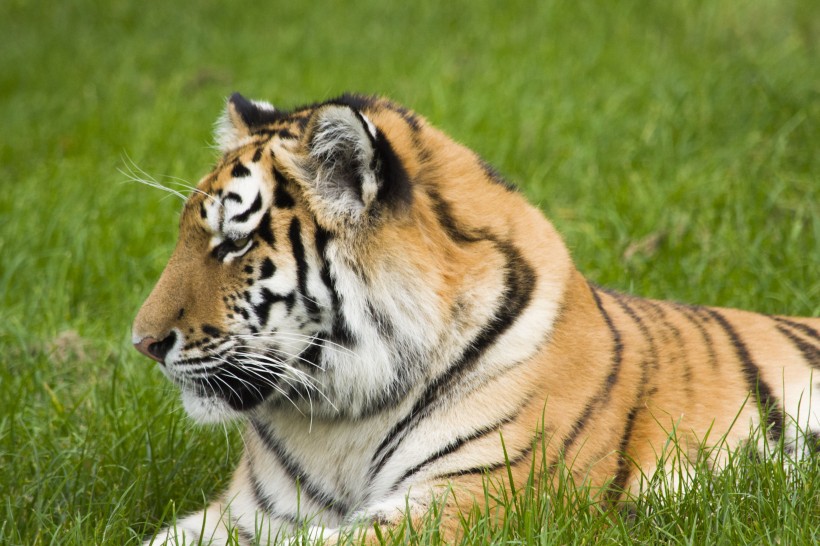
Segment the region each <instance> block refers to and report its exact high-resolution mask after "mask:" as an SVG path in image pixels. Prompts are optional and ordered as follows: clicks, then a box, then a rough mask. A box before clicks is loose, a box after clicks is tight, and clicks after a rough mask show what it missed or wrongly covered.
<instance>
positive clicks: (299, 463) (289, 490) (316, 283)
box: [134, 96, 820, 543]
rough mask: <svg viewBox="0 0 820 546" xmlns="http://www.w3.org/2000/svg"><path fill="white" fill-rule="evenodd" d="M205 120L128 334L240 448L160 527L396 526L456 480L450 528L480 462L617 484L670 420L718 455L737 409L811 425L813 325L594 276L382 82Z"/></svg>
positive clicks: (233, 107)
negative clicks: (211, 492) (216, 152)
mask: <svg viewBox="0 0 820 546" xmlns="http://www.w3.org/2000/svg"><path fill="white" fill-rule="evenodd" d="M219 137H220V141H221V145H222V148H223V151H224V156H223V157H222V159H221V160H220V161H219V163H218V165H217V166H216V168H215V169H214V170H213V172H212V173H211V174H209V175H208V176H206V177H205V178H203V180H202V181H201V182H200V184H199V186H198V191H197V192H196V193H194V194H192V195H191V197H189V199H188V201H187V202H186V206H185V210H184V211H183V215H182V219H181V222H180V242H179V244H178V246H177V248H176V250H175V251H174V255H173V256H172V257H171V260H170V262H169V265H168V267H167V268H166V270H165V271H164V272H163V275H162V277H161V279H160V281H159V282H158V284H157V286H156V287H155V288H154V291H153V292H152V293H151V295H150V296H149V298H148V300H147V301H146V303H145V304H144V306H143V308H142V309H141V310H140V313H139V315H138V316H137V319H136V320H135V324H134V342H135V344H136V346H137V348H138V349H139V350H140V351H141V352H143V353H144V354H146V355H148V356H150V357H151V358H153V359H155V360H157V361H159V362H160V363H161V365H162V369H163V371H164V372H165V373H166V375H168V376H169V377H170V378H171V379H172V380H173V381H174V382H176V383H177V384H178V385H179V386H180V388H181V389H182V392H183V401H184V403H185V406H186V408H187V409H188V411H189V412H190V413H191V414H192V415H193V416H194V417H195V418H197V419H199V420H203V421H221V420H225V419H229V418H239V419H242V420H244V421H246V422H247V428H246V433H245V435H244V440H245V445H246V450H245V453H244V456H243V459H242V462H241V464H240V466H239V468H238V469H237V472H236V474H235V475H234V479H233V481H232V484H231V486H230V488H229V489H228V491H226V492H225V494H224V495H223V496H222V497H221V499H219V500H218V501H217V502H215V503H213V504H212V505H210V506H209V507H208V508H207V509H206V510H204V511H203V512H200V513H197V514H194V515H192V516H189V517H188V518H185V519H183V520H181V521H179V522H178V523H177V526H176V530H166V531H165V535H163V536H164V537H165V539H167V540H168V541H169V542H172V541H173V540H174V537H176V538H177V539H182V538H183V537H185V538H186V539H187V540H189V541H190V540H192V539H198V538H200V533H202V532H203V530H204V531H205V532H206V533H207V534H208V537H209V538H213V539H214V540H215V542H216V543H220V542H222V543H224V542H226V541H227V540H228V538H227V537H228V536H230V535H231V533H238V536H239V537H240V541H244V542H247V543H253V542H254V541H255V540H257V539H258V538H259V537H265V536H276V535H277V534H281V533H288V532H290V531H292V530H293V529H295V528H300V527H302V526H303V525H306V524H310V525H313V526H314V527H313V530H312V531H311V532H312V533H315V534H317V535H318V534H322V533H325V535H326V536H327V534H328V533H330V534H331V535H333V533H336V532H338V530H339V529H340V528H343V527H344V526H345V525H348V524H351V523H354V522H361V521H365V522H369V521H378V522H381V523H389V524H396V523H398V522H400V521H402V519H403V518H404V512H405V509H407V508H409V511H410V517H414V518H415V517H420V515H421V514H422V513H423V512H424V510H425V507H427V506H428V505H429V503H430V499H431V496H437V495H441V494H444V493H445V492H446V491H448V490H450V489H451V490H452V495H450V498H449V500H448V501H447V503H446V504H445V505H444V508H443V510H444V518H443V521H444V524H443V525H444V527H443V529H444V532H446V533H449V534H456V533H457V532H458V529H457V527H458V523H457V522H458V521H459V519H458V515H457V514H458V511H459V510H460V509H461V508H464V503H465V502H467V503H470V502H472V500H474V499H481V498H482V497H483V492H482V491H483V485H484V479H485V477H486V475H487V474H488V473H489V474H495V475H496V476H497V477H499V478H501V479H506V477H508V476H512V477H513V479H514V480H515V481H516V482H518V483H519V484H520V483H523V482H525V481H526V479H527V476H528V474H529V472H530V470H531V468H532V461H533V460H534V459H535V460H542V461H543V462H544V463H545V465H546V466H547V467H548V468H552V467H553V466H554V465H555V464H557V463H558V462H560V461H563V462H565V463H567V465H568V468H569V471H570V472H571V475H572V477H573V478H574V481H575V482H576V483H578V484H586V485H589V486H590V487H591V491H592V492H593V494H594V495H596V496H600V497H601V498H605V499H609V500H616V499H618V498H620V497H621V495H622V493H623V491H626V490H632V491H637V490H638V489H639V483H640V481H641V476H642V475H649V474H651V473H652V472H653V470H654V469H655V466H656V465H657V463H658V460H659V459H660V460H663V459H664V456H665V455H666V454H668V450H669V446H670V445H671V444H670V439H673V440H674V442H671V443H676V444H677V445H678V446H681V447H682V448H683V452H684V454H685V455H686V457H684V458H685V459H692V460H696V459H697V456H698V453H699V452H700V450H702V449H707V450H708V449H710V448H712V447H714V446H717V447H719V449H717V450H714V451H713V452H712V455H711V457H712V458H711V459H710V463H711V464H713V465H714V466H720V464H722V458H723V456H724V455H725V453H726V452H727V450H728V449H732V448H735V447H737V446H738V445H740V444H742V443H743V442H744V441H745V440H746V439H747V438H748V437H749V430H750V428H749V427H750V426H752V427H754V426H758V425H760V426H763V427H764V428H765V431H766V433H767V434H768V437H769V438H770V440H771V441H773V442H777V441H779V440H780V439H781V438H782V439H784V444H785V445H786V447H787V448H788V449H791V450H792V451H794V452H796V453H797V454H800V453H802V452H803V450H804V449H807V446H808V447H812V446H813V445H814V444H815V443H816V437H817V432H818V431H820V415H819V413H818V412H819V410H818V404H817V403H813V404H812V399H814V398H817V396H818V395H820V392H817V391H818V384H817V381H814V382H813V379H812V372H813V371H814V370H815V369H816V368H817V367H818V366H820V363H819V362H818V352H819V351H820V339H819V338H818V331H820V320H818V319H792V318H782V317H768V316H764V315H759V314H755V313H748V312H743V311H736V310H728V309H717V308H709V307H694V306H687V305H682V304H674V303H668V302H660V301H654V300H647V299H641V298H636V297H631V296H626V295H623V294H618V293H614V292H610V291H607V290H604V289H601V288H599V287H597V286H594V285H591V284H590V283H589V282H588V281H587V280H585V279H584V277H583V276H582V275H581V274H580V273H579V272H578V271H577V270H576V269H575V267H574V265H573V263H572V260H571V258H570V255H569V252H568V251H567V249H566V247H565V245H564V243H563V242H562V240H561V238H560V236H559V235H558V234H557V233H556V231H555V230H554V228H553V227H552V225H551V224H550V223H549V221H548V220H546V219H545V218H544V216H543V215H542V213H541V212H540V211H539V210H537V209H536V208H535V207H532V206H531V205H529V204H528V203H527V202H526V201H525V199H524V198H523V197H522V196H521V195H520V194H519V193H517V192H516V191H514V190H513V189H511V188H510V187H509V186H508V185H506V184H505V183H504V182H503V180H501V179H500V178H499V177H498V175H497V174H495V172H494V171H492V169H491V168H489V167H488V166H487V165H486V164H485V163H484V162H483V161H482V160H481V159H480V158H478V157H477V156H476V155H475V154H474V153H473V152H471V151H470V150H468V149H467V148H465V147H463V146H460V145H458V144H456V143H455V142H453V141H452V140H450V139H449V138H448V137H447V136H446V135H444V134H443V133H441V132H440V131H438V130H436V129H435V128H433V127H431V126H430V125H429V124H427V122H426V121H425V120H424V119H423V118H421V117H419V116H417V115H416V114H414V113H412V112H410V111H408V110H406V109H404V108H402V107H400V106H397V105H395V104H392V103H390V102H388V101H385V100H383V99H377V98H371V97H359V96H344V97H340V98H339V99H335V100H333V101H329V102H327V103H322V104H318V105H310V106H307V107H304V108H301V109H297V110H295V111H293V112H283V111H278V110H276V109H274V108H273V107H271V106H270V105H267V104H265V103H254V102H250V101H247V100H246V99H244V98H243V97H241V96H234V97H232V99H231V101H229V103H228V110H227V113H226V116H225V118H224V120H223V123H222V125H221V129H220V132H219ZM760 409H763V410H764V411H763V412H762V413H761V411H760ZM761 415H764V418H763V422H761V417H760V416H761ZM795 419H797V420H798V424H799V425H800V427H802V428H800V427H795V426H794V420H795ZM806 438H809V439H810V440H811V441H808V442H806V441H805V440H806ZM678 459H679V458H678ZM465 499H466V500H465ZM323 529H324V531H323ZM371 538H373V537H371ZM374 540H375V539H374Z"/></svg>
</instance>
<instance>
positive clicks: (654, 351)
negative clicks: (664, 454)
mask: <svg viewBox="0 0 820 546" xmlns="http://www.w3.org/2000/svg"><path fill="white" fill-rule="evenodd" d="M610 294H612V295H613V296H615V301H616V303H618V305H620V306H621V309H623V310H624V312H625V313H626V314H627V316H629V318H631V319H632V320H633V321H634V322H635V324H636V325H637V326H638V329H639V330H640V331H641V333H642V334H643V336H644V337H645V338H646V340H647V342H648V343H649V349H650V355H651V357H652V367H653V368H654V369H657V368H658V362H659V356H658V348H657V345H656V344H655V338H654V336H653V335H652V332H650V330H649V328H648V327H647V326H646V324H645V323H644V321H643V319H642V318H641V317H640V316H639V315H638V314H637V312H635V310H634V309H633V308H632V307H631V306H630V305H629V304H628V303H627V299H629V298H628V296H625V295H623V294H618V293H614V294H613V293H610ZM639 301H640V302H644V301H645V300H639ZM648 366H649V363H648V362H647V361H646V360H645V359H644V360H642V361H641V381H640V384H639V385H638V394H637V396H636V397H635V401H634V402H633V403H632V408H631V409H630V410H629V414H628V415H627V417H626V423H625V425H624V430H623V433H622V434H621V441H620V443H619V444H618V470H617V472H616V473H615V480H614V481H613V493H616V494H617V493H619V492H620V491H622V490H623V489H624V488H625V487H626V482H627V479H628V478H629V472H630V464H629V460H628V459H627V456H626V448H627V447H628V446H629V442H630V441H631V439H632V431H633V429H634V427H635V421H636V418H637V416H638V414H639V413H640V411H641V409H642V408H643V407H644V405H643V404H644V401H643V398H644V395H645V391H646V385H647V380H648V376H649V370H648Z"/></svg>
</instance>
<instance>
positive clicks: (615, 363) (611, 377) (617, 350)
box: [562, 284, 624, 452]
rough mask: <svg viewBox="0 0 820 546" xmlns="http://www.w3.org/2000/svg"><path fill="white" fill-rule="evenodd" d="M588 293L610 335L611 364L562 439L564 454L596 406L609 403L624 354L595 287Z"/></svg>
mask: <svg viewBox="0 0 820 546" xmlns="http://www.w3.org/2000/svg"><path fill="white" fill-rule="evenodd" d="M589 289H590V292H591V293H592V297H593V298H594V300H595V305H597V306H598V311H599V312H600V313H601V316H602V317H603V319H604V322H605V323H606V325H607V328H609V331H610V334H611V335H612V346H613V347H612V362H611V364H610V367H609V374H607V377H606V380H605V381H604V384H603V385H602V386H601V390H600V392H598V393H597V394H595V395H594V396H593V397H592V398H591V399H590V400H589V401H587V403H586V407H585V408H584V411H583V413H582V414H581V416H580V417H579V418H578V419H577V420H576V421H575V422H574V423H573V424H572V428H571V429H570V432H569V434H568V435H567V436H566V437H565V438H564V441H563V442H562V451H564V452H566V451H567V450H568V449H569V448H570V447H572V445H573V444H574V443H575V441H576V440H577V439H578V435H579V434H580V433H581V431H582V430H583V429H584V427H585V426H586V424H587V421H588V420H589V418H590V417H591V416H592V412H593V410H594V409H595V408H596V407H597V406H604V405H606V404H607V403H608V402H609V399H610V397H611V396H612V389H613V388H614V386H615V383H617V381H618V375H619V374H620V371H621V365H622V363H623V352H624V345H623V341H622V339H621V333H620V332H619V331H618V330H617V329H616V328H615V325H614V324H613V323H612V318H611V317H610V316H609V313H607V312H606V310H604V306H603V304H602V303H601V298H600V296H598V289H597V287H596V286H594V285H592V284H590V285H589Z"/></svg>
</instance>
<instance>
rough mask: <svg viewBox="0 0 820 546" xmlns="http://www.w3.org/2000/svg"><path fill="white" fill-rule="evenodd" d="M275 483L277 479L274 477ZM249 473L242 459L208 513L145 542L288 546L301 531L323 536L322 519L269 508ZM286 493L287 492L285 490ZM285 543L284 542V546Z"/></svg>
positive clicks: (156, 545)
mask: <svg viewBox="0 0 820 546" xmlns="http://www.w3.org/2000/svg"><path fill="white" fill-rule="evenodd" d="M274 479H275V477H274ZM254 485H255V482H254V480H253V479H252V475H251V472H250V471H249V462H248V458H247V457H243V459H242V460H241V462H240V464H239V467H238V468H237V470H236V472H235V473H234V476H233V480H232V481H231V485H230V487H229V488H228V490H227V491H226V492H225V493H224V494H223V495H222V496H221V497H220V499H219V501H217V502H214V503H212V504H210V505H209V506H208V507H207V508H206V509H204V510H202V511H200V512H196V513H194V514H190V515H187V516H184V517H181V518H180V519H178V520H176V521H175V522H174V523H173V524H172V525H170V526H168V527H165V528H163V529H162V530H161V531H159V532H158V533H157V534H156V535H155V536H153V537H151V538H149V539H148V540H146V541H145V543H144V544H145V545H146V546H147V545H154V546H182V545H183V544H184V545H185V546H191V545H202V546H208V545H211V546H227V545H231V546H233V545H238V546H251V545H267V544H271V545H273V544H287V540H288V537H292V536H293V535H294V534H295V532H296V531H297V530H299V529H302V528H307V529H308V531H309V534H310V536H312V537H313V536H315V538H318V537H320V536H328V535H327V534H325V535H322V533H321V531H322V529H323V528H322V526H321V524H322V523H323V522H322V520H321V516H320V515H319V516H316V517H315V518H310V517H304V516H306V515H307V514H301V517H300V510H299V509H298V508H297V509H296V511H295V512H293V513H291V511H286V510H275V509H272V508H273V507H271V506H266V503H265V499H266V498H267V496H266V495H263V494H262V492H261V491H260V490H259V489H258V487H254ZM286 489H287V488H286ZM281 493H282V497H283V498H288V497H294V498H296V497H298V491H293V490H283V491H282V492H281ZM283 540H284V541H285V542H283Z"/></svg>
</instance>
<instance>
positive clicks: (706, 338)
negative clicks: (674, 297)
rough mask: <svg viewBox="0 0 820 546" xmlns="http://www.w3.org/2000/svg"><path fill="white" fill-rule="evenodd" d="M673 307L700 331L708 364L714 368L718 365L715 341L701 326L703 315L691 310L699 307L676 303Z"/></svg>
mask: <svg viewBox="0 0 820 546" xmlns="http://www.w3.org/2000/svg"><path fill="white" fill-rule="evenodd" d="M675 309H677V311H678V312H679V313H680V314H681V315H683V316H684V318H685V319H686V320H688V321H689V322H690V323H691V324H692V325H693V326H694V327H695V329H697V331H698V332H700V335H701V337H702V338H703V345H704V346H705V347H706V351H707V353H708V354H709V365H710V366H711V368H712V369H713V370H716V369H717V367H718V357H717V353H716V352H715V342H714V340H713V339H712V336H711V335H710V334H709V331H708V330H707V329H706V327H704V326H703V317H702V316H701V315H699V314H697V313H695V312H694V311H693V309H699V308H697V307H689V306H687V305H680V304H676V305H675Z"/></svg>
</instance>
